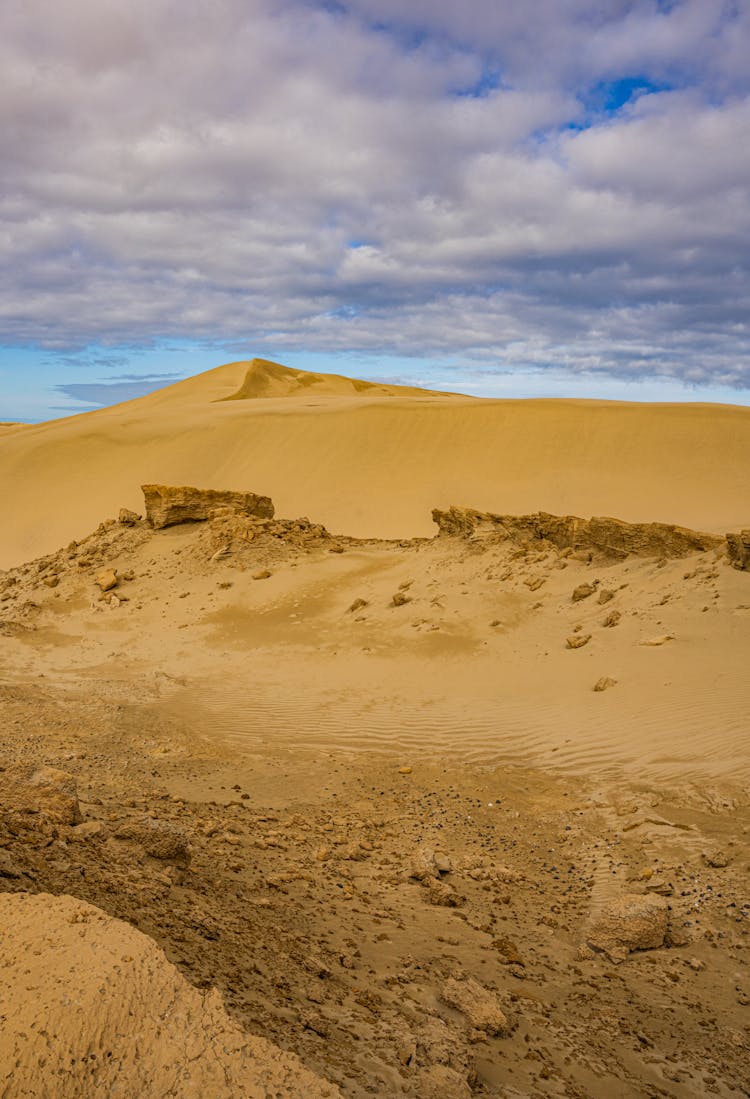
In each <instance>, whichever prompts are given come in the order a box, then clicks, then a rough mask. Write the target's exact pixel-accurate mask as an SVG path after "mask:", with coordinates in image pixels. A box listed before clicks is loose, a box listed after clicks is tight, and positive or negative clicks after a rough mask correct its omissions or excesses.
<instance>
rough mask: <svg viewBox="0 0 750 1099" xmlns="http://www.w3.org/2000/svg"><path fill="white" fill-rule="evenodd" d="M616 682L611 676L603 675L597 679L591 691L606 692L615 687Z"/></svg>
mask: <svg viewBox="0 0 750 1099" xmlns="http://www.w3.org/2000/svg"><path fill="white" fill-rule="evenodd" d="M616 685H617V680H616V679H613V678H612V676H611V675H603V676H601V678H600V679H597V681H596V683H595V684H594V686H593V688H592V690H594V691H608V690H609V689H610V687H615V686H616Z"/></svg>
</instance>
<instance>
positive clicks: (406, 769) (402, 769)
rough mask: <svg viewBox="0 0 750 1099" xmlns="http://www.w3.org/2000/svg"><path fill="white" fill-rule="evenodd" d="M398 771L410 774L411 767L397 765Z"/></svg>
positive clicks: (401, 773) (402, 773)
mask: <svg viewBox="0 0 750 1099" xmlns="http://www.w3.org/2000/svg"><path fill="white" fill-rule="evenodd" d="M398 773H399V774H400V775H410V774H411V773H412V768H411V767H399V769H398Z"/></svg>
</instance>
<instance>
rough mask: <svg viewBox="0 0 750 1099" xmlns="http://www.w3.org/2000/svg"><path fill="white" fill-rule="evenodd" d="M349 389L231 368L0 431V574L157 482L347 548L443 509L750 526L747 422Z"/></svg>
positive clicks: (722, 412)
mask: <svg viewBox="0 0 750 1099" xmlns="http://www.w3.org/2000/svg"><path fill="white" fill-rule="evenodd" d="M310 378H312V379H313V380H312V381H309V380H308V379H310ZM321 379H322V380H321ZM360 384H361V383H352V382H351V381H349V380H348V379H341V378H337V377H336V376H334V375H304V374H303V373H301V372H299V371H286V370H285V368H283V367H279V366H277V365H275V364H265V363H258V362H257V361H256V362H255V363H254V364H253V363H245V362H242V363H231V364H229V365H227V366H222V367H218V368H217V369H215V370H212V371H208V372H207V373H205V374H202V375H199V376H198V377H195V378H191V379H188V380H187V381H185V382H180V383H178V384H177V385H174V386H170V387H168V388H167V389H164V390H160V391H159V392H157V393H154V394H151V395H149V396H147V397H142V398H140V399H139V400H136V401H130V402H128V403H126V404H122V405H117V406H115V407H113V408H109V409H103V410H101V411H97V412H92V413H87V414H85V415H80V416H74V417H70V418H68V419H64V420H59V421H52V422H50V423H46V424H39V425H36V426H32V427H28V428H25V429H23V430H21V431H11V432H9V433H8V432H5V433H0V486H1V489H2V499H3V504H4V509H3V523H2V528H1V529H0V568H2V567H7V566H8V565H10V564H13V563H18V562H20V561H23V560H27V559H29V558H31V557H34V556H36V555H38V554H40V553H43V552H50V551H52V550H53V549H55V548H56V547H57V546H60V545H63V544H65V543H66V542H67V541H69V540H70V539H72V538H76V537H82V536H83V535H84V534H85V533H86V531H88V530H90V529H91V528H92V527H93V526H95V525H96V523H97V522H99V521H100V520H101V518H102V517H103V516H104V515H107V514H113V513H116V511H117V508H118V507H119V506H120V505H127V506H130V507H137V506H139V503H140V493H139V485H140V484H141V483H144V482H155V481H157V482H166V483H171V484H181V483H182V484H195V483H198V484H200V485H202V486H203V487H214V488H235V489H249V490H252V491H256V492H262V493H266V494H268V495H270V496H272V497H273V499H274V501H275V503H276V505H277V508H278V511H279V513H280V514H282V515H305V514H307V515H311V516H314V517H315V518H316V519H317V520H319V521H321V522H324V523H325V524H326V525H327V526H328V527H329V529H332V530H334V531H343V532H346V533H347V534H351V535H358V536H377V537H408V536H413V535H428V534H430V533H431V524H430V520H429V513H430V509H431V508H432V507H435V506H440V507H445V506H448V505H450V504H452V503H461V504H465V503H470V504H471V505H473V506H475V507H479V508H484V509H488V510H494V511H501V512H505V513H508V512H529V511H535V510H538V509H542V510H547V511H552V512H556V513H558V514H564V513H573V514H579V515H592V514H593V515H601V514H604V515H618V516H620V517H622V518H625V519H630V520H658V521H664V522H678V523H682V524H684V525H686V526H692V527H696V528H698V529H705V530H716V531H724V530H729V529H737V528H739V527H742V526H747V525H748V524H750V497H749V495H748V492H747V483H748V472H749V471H750V410H748V409H745V408H739V407H733V406H719V405H700V404H695V405H639V404H624V403H616V402H601V401H553V400H538V401H507V400H502V401H495V400H478V399H472V398H466V397H458V396H446V395H435V394H431V393H429V392H426V391H425V392H424V393H423V394H422V395H419V391H414V390H411V391H410V390H401V389H399V388H398V387H387V386H378V387H375V388H374V389H364V390H361V391H360V392H353V390H356V389H357V388H358V385H360ZM243 394H247V396H243ZM259 397H261V398H262V399H258V398H259Z"/></svg>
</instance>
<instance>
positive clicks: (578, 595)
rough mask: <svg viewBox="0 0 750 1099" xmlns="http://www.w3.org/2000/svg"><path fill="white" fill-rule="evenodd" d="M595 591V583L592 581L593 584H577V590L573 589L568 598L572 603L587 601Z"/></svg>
mask: <svg viewBox="0 0 750 1099" xmlns="http://www.w3.org/2000/svg"><path fill="white" fill-rule="evenodd" d="M596 589H597V581H594V583H593V584H579V585H578V587H577V588H574V589H573V594H572V595H571V597H570V598H571V599H572V600H573V602H574V603H580V602H581V600H582V599H588V598H589V596H591V595H593V594H594V592H595V591H596Z"/></svg>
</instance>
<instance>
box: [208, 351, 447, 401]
mask: <svg viewBox="0 0 750 1099" xmlns="http://www.w3.org/2000/svg"><path fill="white" fill-rule="evenodd" d="M311 393H314V394H315V396H318V397H396V396H401V397H419V396H428V395H429V391H428V390H426V389H418V388H415V387H414V386H407V385H385V384H383V383H379V382H365V381H361V380H360V379H358V378H346V377H344V376H343V375H341V374H317V373H314V372H310V371H307V370H293V369H291V368H290V367H288V366H282V365H281V363H275V362H271V361H270V360H268V359H253V360H252V362H251V363H250V364H249V366H248V367H247V370H246V372H245V376H244V378H243V379H242V384H241V385H240V387H239V388H238V389H237V391H236V392H235V393H230V394H229V396H228V397H222V398H221V400H223V401H247V400H254V399H257V398H268V397H299V396H301V395H303V394H311ZM441 396H448V394H441Z"/></svg>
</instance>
